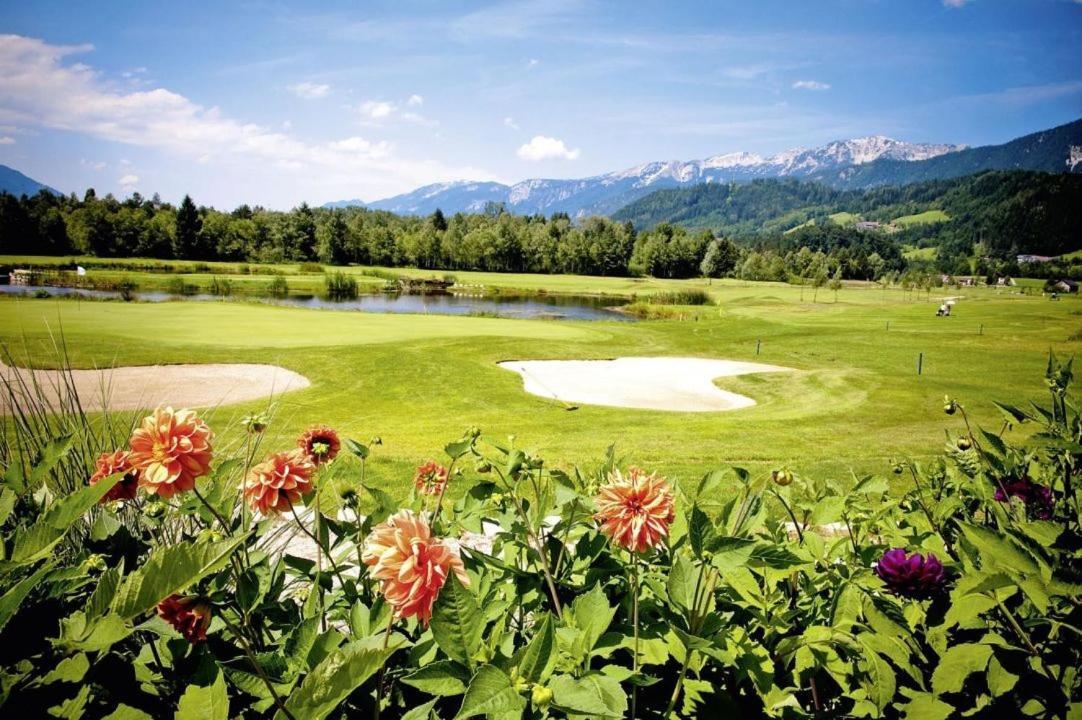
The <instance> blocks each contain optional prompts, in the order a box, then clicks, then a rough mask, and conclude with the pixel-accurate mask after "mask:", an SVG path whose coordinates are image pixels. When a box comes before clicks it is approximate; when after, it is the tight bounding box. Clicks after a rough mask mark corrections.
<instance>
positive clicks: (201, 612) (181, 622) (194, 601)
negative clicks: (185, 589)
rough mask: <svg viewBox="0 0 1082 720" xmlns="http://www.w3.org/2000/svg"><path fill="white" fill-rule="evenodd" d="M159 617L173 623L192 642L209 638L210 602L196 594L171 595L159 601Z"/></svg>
mask: <svg viewBox="0 0 1082 720" xmlns="http://www.w3.org/2000/svg"><path fill="white" fill-rule="evenodd" d="M158 617H160V618H161V619H162V620H165V621H166V622H167V623H169V624H170V625H172V626H173V628H174V629H175V630H176V631H177V632H179V633H180V634H181V635H183V636H184V639H185V640H187V641H188V642H190V643H197V642H203V641H204V640H206V639H207V628H209V627H210V604H209V603H207V602H206V601H205V600H202V599H200V598H199V597H197V596H195V595H188V596H185V597H182V596H180V595H170V596H169V597H167V598H166V599H164V600H162V601H161V602H160V603H158Z"/></svg>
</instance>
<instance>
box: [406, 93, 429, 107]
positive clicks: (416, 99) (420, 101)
mask: <svg viewBox="0 0 1082 720" xmlns="http://www.w3.org/2000/svg"><path fill="white" fill-rule="evenodd" d="M406 104H407V105H409V106H410V107H421V106H422V105H424V104H425V99H424V96H423V95H410V99H409V100H407V101H406Z"/></svg>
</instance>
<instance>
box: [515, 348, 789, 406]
mask: <svg viewBox="0 0 1082 720" xmlns="http://www.w3.org/2000/svg"><path fill="white" fill-rule="evenodd" d="M499 365H500V367H503V368H506V369H508V370H514V371H515V372H517V373H519V374H520V375H522V378H523V381H524V385H525V389H526V392H528V393H532V394H534V395H540V396H541V397H545V398H552V399H553V400H559V401H561V402H564V403H581V404H583V405H609V406H613V407H626V408H639V409H642V410H675V411H681V412H717V411H720V410H737V409H739V408H745V407H750V406H752V405H754V404H755V401H754V400H752V399H751V398H749V397H744V396H743V395H737V394H736V393H731V392H727V391H725V390H722V389H721V388H719V387H717V386H716V385H714V382H713V381H714V379H715V378H719V377H730V376H733V375H747V374H749V373H762V372H789V371H790V368H784V367H779V366H777V365H761V364H759V363H751V362H738V361H735V360H708V359H705V358H679V357H625V358H616V359H615V360H511V361H507V362H501V363H500V364H499Z"/></svg>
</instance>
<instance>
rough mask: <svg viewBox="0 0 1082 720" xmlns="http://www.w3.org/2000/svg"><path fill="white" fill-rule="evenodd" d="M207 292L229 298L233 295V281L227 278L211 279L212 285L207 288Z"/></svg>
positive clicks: (215, 277) (217, 277) (216, 277)
mask: <svg viewBox="0 0 1082 720" xmlns="http://www.w3.org/2000/svg"><path fill="white" fill-rule="evenodd" d="M207 290H209V291H210V294H211V295H220V296H223V297H228V296H229V295H232V294H233V281H232V280H230V279H229V278H227V277H220V276H218V275H215V276H214V277H212V278H211V279H210V285H208V286H207Z"/></svg>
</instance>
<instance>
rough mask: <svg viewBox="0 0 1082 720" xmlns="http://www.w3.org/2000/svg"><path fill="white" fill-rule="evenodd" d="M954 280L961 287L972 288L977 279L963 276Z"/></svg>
mask: <svg viewBox="0 0 1082 720" xmlns="http://www.w3.org/2000/svg"><path fill="white" fill-rule="evenodd" d="M955 280H957V281H958V284H959V285H961V286H963V287H974V286H976V284H977V278H975V277H973V276H972V275H963V276H961V277H957V278H955Z"/></svg>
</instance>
